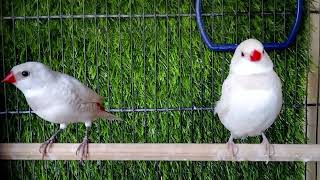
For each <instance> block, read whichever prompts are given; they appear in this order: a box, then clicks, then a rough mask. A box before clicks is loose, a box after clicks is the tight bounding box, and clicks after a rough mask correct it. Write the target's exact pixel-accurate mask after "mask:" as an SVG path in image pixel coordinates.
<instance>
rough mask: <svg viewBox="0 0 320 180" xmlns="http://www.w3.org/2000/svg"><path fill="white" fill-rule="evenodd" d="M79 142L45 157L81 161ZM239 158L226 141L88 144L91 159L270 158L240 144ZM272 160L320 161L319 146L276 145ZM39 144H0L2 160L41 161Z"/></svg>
mask: <svg viewBox="0 0 320 180" xmlns="http://www.w3.org/2000/svg"><path fill="white" fill-rule="evenodd" d="M78 146H79V144H66V143H56V144H53V145H52V148H51V149H50V151H49V153H48V154H47V156H45V158H44V159H45V160H79V157H78V156H76V149H77V147H78ZM237 146H238V148H239V150H238V154H237V157H236V159H234V158H233V157H232V156H231V154H230V153H229V151H228V149H227V146H226V144H116V143H115V144H94V143H91V144H89V157H88V160H162V161H187V160H191V161H267V160H268V157H267V156H266V155H265V146H263V145H261V144H237ZM273 146H274V154H273V155H272V157H271V158H270V159H269V161H303V162H309V161H320V145H316V144H274V145H273ZM39 147H40V144H37V143H31V144H27V143H3V144H0V159H2V160H41V158H42V154H40V153H39Z"/></svg>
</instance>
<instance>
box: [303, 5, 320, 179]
mask: <svg viewBox="0 0 320 180" xmlns="http://www.w3.org/2000/svg"><path fill="white" fill-rule="evenodd" d="M307 9H308V10H307V11H308V12H307V15H308V18H307V19H310V18H311V17H310V3H308V8H307ZM310 30H311V23H310V21H309V23H308V37H309V42H311V41H310V40H311V39H310V37H311V33H310ZM307 52H308V61H307V67H309V60H310V59H311V55H310V49H309V48H308V49H307ZM305 73H306V76H305V77H306V80H305V81H306V86H305V97H304V119H305V126H304V129H305V134H304V143H305V144H308V105H307V104H308V91H309V88H308V86H309V71H308V70H306V72H305ZM317 104H318V103H317ZM307 167H308V162H306V163H304V179H305V180H306V179H307V173H308V171H307Z"/></svg>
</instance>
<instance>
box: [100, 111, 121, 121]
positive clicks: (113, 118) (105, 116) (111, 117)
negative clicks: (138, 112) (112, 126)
mask: <svg viewBox="0 0 320 180" xmlns="http://www.w3.org/2000/svg"><path fill="white" fill-rule="evenodd" d="M98 116H99V117H100V118H103V119H108V120H109V121H116V120H117V121H121V120H122V119H121V118H119V117H117V116H115V115H113V114H111V113H108V112H106V111H100V112H99V113H98Z"/></svg>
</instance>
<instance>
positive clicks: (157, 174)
mask: <svg viewBox="0 0 320 180" xmlns="http://www.w3.org/2000/svg"><path fill="white" fill-rule="evenodd" d="M156 7H157V6H156V1H153V10H154V18H153V23H154V27H153V32H154V46H155V49H154V61H155V94H154V101H155V107H156V108H158V97H157V94H158V71H159V69H158V68H159V66H158V56H157V54H158V41H157V40H158V39H157V38H158V36H157V30H158V29H157V26H158V24H157V18H156V16H155V15H156V11H157V8H156ZM155 123H156V129H157V132H156V141H157V143H159V139H160V138H159V135H160V133H159V129H160V119H159V112H158V111H156V112H155ZM154 166H155V169H156V177H157V179H160V173H159V171H160V168H159V162H158V161H155V163H154Z"/></svg>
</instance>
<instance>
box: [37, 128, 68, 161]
mask: <svg viewBox="0 0 320 180" xmlns="http://www.w3.org/2000/svg"><path fill="white" fill-rule="evenodd" d="M61 130H62V129H61V128H59V130H58V131H56V132H55V133H54V134H53V135H52V136H51V137H50V138H49V139H48V140H46V141H45V142H43V143H42V144H41V146H40V148H39V152H40V153H42V159H43V158H44V156H45V155H46V154H47V152H48V150H49V149H50V148H51V146H52V144H53V143H54V141H55V138H56V136H57V135H58V134H59V132H61Z"/></svg>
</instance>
